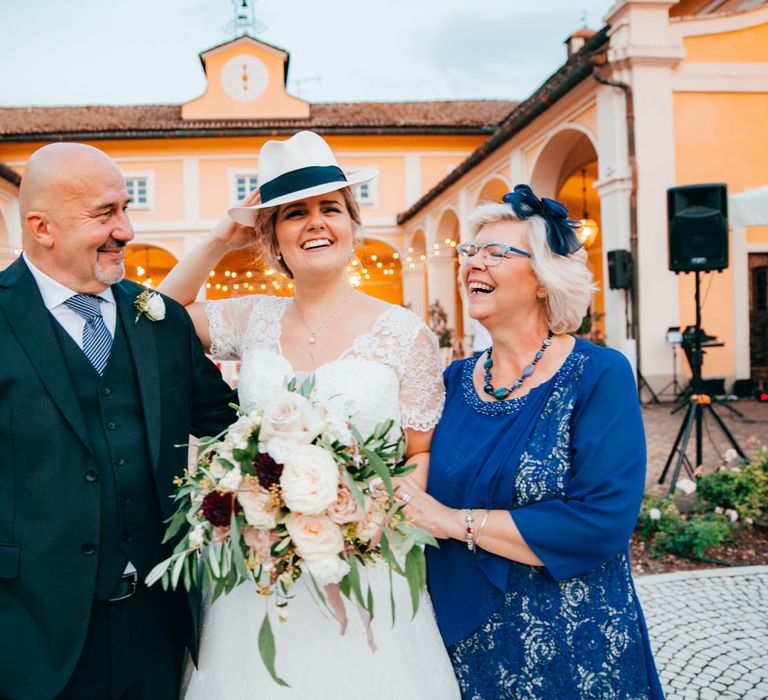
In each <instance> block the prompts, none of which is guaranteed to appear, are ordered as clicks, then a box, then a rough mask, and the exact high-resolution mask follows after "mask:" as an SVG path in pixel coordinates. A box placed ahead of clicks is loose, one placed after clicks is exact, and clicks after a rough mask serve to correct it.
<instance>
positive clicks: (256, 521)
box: [237, 484, 277, 530]
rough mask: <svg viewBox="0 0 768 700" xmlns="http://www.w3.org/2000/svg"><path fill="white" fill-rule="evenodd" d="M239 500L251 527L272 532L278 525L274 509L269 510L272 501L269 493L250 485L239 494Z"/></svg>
mask: <svg viewBox="0 0 768 700" xmlns="http://www.w3.org/2000/svg"><path fill="white" fill-rule="evenodd" d="M237 500H238V502H239V503H240V505H241V506H242V508H243V513H244V514H245V520H246V521H247V523H248V524H249V525H250V526H251V527H255V528H258V529H260V530H271V529H272V528H273V527H275V525H276V524H277V523H276V522H275V511H274V509H268V506H269V505H270V500H271V499H270V495H269V492H268V491H265V490H264V489H262V488H261V487H259V486H255V485H250V484H248V485H246V486H243V487H241V488H240V490H239V491H238V492H237Z"/></svg>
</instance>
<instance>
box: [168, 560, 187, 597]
mask: <svg viewBox="0 0 768 700" xmlns="http://www.w3.org/2000/svg"><path fill="white" fill-rule="evenodd" d="M176 556H177V559H176V563H175V564H174V565H173V573H172V574H171V584H172V585H173V589H174V590H176V589H177V588H178V586H179V576H181V571H182V569H183V568H184V560H185V559H186V555H185V554H179V555H176Z"/></svg>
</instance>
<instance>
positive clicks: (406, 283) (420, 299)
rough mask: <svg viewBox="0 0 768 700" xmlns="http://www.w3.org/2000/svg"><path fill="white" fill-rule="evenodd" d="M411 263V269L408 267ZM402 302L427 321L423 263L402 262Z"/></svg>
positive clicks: (425, 280) (425, 281)
mask: <svg viewBox="0 0 768 700" xmlns="http://www.w3.org/2000/svg"><path fill="white" fill-rule="evenodd" d="M410 265H413V269H410ZM402 275H403V303H405V304H406V305H407V306H410V308H411V310H412V311H413V313H415V314H416V315H417V316H419V317H421V318H423V319H424V321H425V322H427V321H428V315H427V279H426V270H425V269H424V263H422V262H416V261H414V262H413V263H406V262H404V263H403V272H402Z"/></svg>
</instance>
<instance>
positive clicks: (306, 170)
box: [229, 131, 379, 226]
mask: <svg viewBox="0 0 768 700" xmlns="http://www.w3.org/2000/svg"><path fill="white" fill-rule="evenodd" d="M258 173H259V174H258V179H259V192H260V193H261V203H260V204H256V205H254V206H252V207H234V208H233V209H230V210H229V215H230V216H231V217H232V218H233V219H234V220H235V221H237V223H239V224H243V225H245V226H253V224H254V222H255V220H256V210H258V209H264V208H266V207H276V206H278V205H280V204H287V203H288V202H295V201H297V200H299V199H304V198H305V197H314V196H315V195H318V194H325V193H326V192H333V191H335V190H340V189H342V188H344V187H352V186H353V185H360V184H362V183H363V182H368V181H370V180H373V178H375V177H376V176H377V175H378V174H379V171H378V170H377V169H376V168H367V169H366V170H358V171H356V172H352V173H345V172H344V171H343V170H342V169H341V168H340V167H339V164H338V163H337V162H336V156H334V155H333V151H332V150H331V148H330V146H329V145H328V144H327V143H326V142H325V140H324V139H323V137H322V136H320V135H319V134H316V133H315V132H314V131H299V132H298V133H297V134H294V135H293V136H291V138H289V139H287V140H286V141H267V142H266V143H265V144H264V145H263V146H262V147H261V151H259V169H258Z"/></svg>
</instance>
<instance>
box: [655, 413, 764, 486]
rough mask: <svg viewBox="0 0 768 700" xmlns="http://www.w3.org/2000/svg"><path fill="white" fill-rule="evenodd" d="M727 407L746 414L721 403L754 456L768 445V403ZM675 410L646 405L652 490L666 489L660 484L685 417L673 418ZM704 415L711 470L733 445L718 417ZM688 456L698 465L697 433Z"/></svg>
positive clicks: (704, 445)
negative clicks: (663, 470) (737, 414)
mask: <svg viewBox="0 0 768 700" xmlns="http://www.w3.org/2000/svg"><path fill="white" fill-rule="evenodd" d="M727 405H729V406H733V407H734V408H736V409H737V410H739V411H740V412H741V413H743V414H744V417H743V418H739V417H737V416H735V415H733V414H732V413H731V412H730V411H729V410H728V409H727V408H726V407H724V406H721V405H717V404H716V405H715V410H716V411H717V414H718V415H719V416H720V417H721V418H722V419H723V422H724V423H725V424H726V426H727V427H728V430H730V431H731V433H732V434H733V436H734V437H735V438H736V441H737V442H738V443H739V445H740V446H741V448H742V449H743V450H744V451H745V452H746V453H747V456H748V457H751V456H753V455H754V454H755V452H756V451H757V450H758V448H759V447H761V446H762V445H768V403H760V402H758V401H752V400H749V401H734V402H728V404H727ZM672 408H674V405H673V404H668V403H667V404H661V405H644V406H643V422H644V423H645V434H646V439H647V442H648V475H647V479H646V488H648V489H655V488H662V489H663V488H665V487H657V486H656V481H657V480H658V478H659V476H660V475H661V471H662V469H663V467H664V463H665V462H666V460H667V456H668V455H669V453H670V450H671V449H672V445H673V444H674V442H675V437H676V436H677V433H678V431H679V430H680V426H681V425H682V423H683V418H684V415H685V409H683V410H682V411H679V412H677V413H675V414H674V415H671V414H670V411H671V410H672ZM704 415H705V419H704V426H703V429H702V435H703V440H702V463H703V465H704V468H705V470H709V469H714V468H716V467H717V466H719V465H720V464H722V463H723V455H724V454H725V451H726V450H727V449H728V448H729V447H731V444H730V442H729V441H728V439H727V438H726V436H725V434H724V433H723V432H722V430H720V428H719V427H718V425H717V423H716V422H715V420H714V418H713V417H712V416H710V415H708V412H706V413H705V414H704ZM686 454H687V455H688V456H689V458H690V459H691V463H693V462H695V457H696V439H695V433H692V434H691V438H690V440H689V441H688V449H687V450H686ZM673 467H674V461H673V463H672V467H670V472H671V471H672V468H673ZM684 476H685V472H684V470H681V474H680V478H683V477H684ZM670 477H671V473H670V474H667V479H666V484H667V486H668V485H669V483H670Z"/></svg>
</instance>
